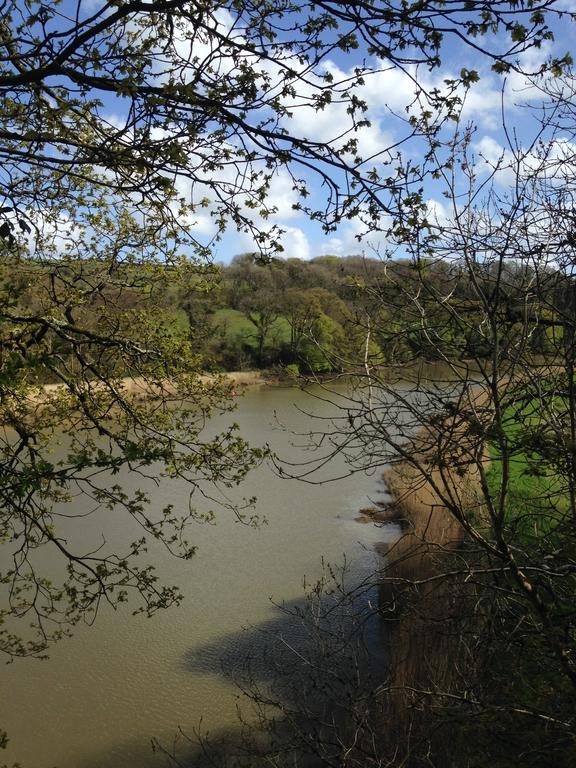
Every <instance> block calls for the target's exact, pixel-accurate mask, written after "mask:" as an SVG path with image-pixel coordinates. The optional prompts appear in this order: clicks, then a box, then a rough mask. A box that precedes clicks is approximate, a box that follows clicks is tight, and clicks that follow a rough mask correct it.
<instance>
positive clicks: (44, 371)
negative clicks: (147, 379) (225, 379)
mask: <svg viewBox="0 0 576 768" xmlns="http://www.w3.org/2000/svg"><path fill="white" fill-rule="evenodd" d="M495 270H498V272H499V273H498V274H495ZM502 272H503V273H504V274H502ZM1 276H2V280H1V281H0V294H1V295H0V298H1V299H2V302H3V306H4V313H3V316H2V320H1V322H0V332H1V333H2V336H3V341H2V348H3V363H4V365H5V366H6V365H8V368H9V369H10V370H11V371H12V374H14V375H16V377H17V378H18V376H19V373H18V372H21V374H22V376H25V377H26V379H27V380H28V381H29V380H30V377H31V370H32V369H33V370H34V378H36V380H39V381H58V380H61V379H62V375H63V374H62V370H60V368H59V369H58V371H56V370H55V367H58V366H60V367H61V366H62V365H64V364H65V368H66V371H65V375H66V376H68V377H71V378H73V377H74V375H75V374H74V366H73V365H72V363H70V365H68V363H67V362H66V361H71V360H75V359H77V357H78V355H79V354H80V355H81V356H83V358H82V359H84V358H86V360H88V361H90V360H92V357H93V354H94V350H93V349H92V348H91V346H90V336H89V335H88V336H85V334H84V332H83V331H82V332H80V330H79V329H84V330H86V331H88V332H92V331H93V332H96V333H101V332H102V331H105V332H106V333H107V334H112V335H114V337H116V336H117V337H118V338H119V339H120V338H121V339H123V340H128V341H130V340H132V342H133V343H135V344H137V345H142V346H143V348H144V347H145V348H147V349H153V348H156V347H162V348H163V349H169V350H171V353H170V354H172V355H174V356H175V358H181V357H182V355H183V354H186V355H191V356H192V357H193V358H194V360H195V361H196V362H195V363H194V367H200V368H203V369H205V370H213V371H226V370H251V369H282V370H286V369H288V370H290V371H292V372H293V373H303V374H311V373H312V374H322V373H328V372H333V371H351V370H356V369H358V368H360V367H362V368H363V367H365V366H366V365H369V366H378V365H392V366H393V365H402V364H408V363H410V362H413V361H416V360H429V361H435V360H442V359H444V360H445V359H449V360H455V359H460V360H470V359H485V358H486V357H487V356H489V355H491V354H492V353H493V350H494V343H493V335H492V334H493V332H494V329H493V328H491V327H488V325H487V321H486V317H489V318H490V325H495V326H496V327H497V333H498V335H499V339H498V350H499V352H498V354H499V355H501V356H502V355H506V354H507V351H508V350H510V351H512V350H516V348H517V346H518V344H520V343H521V344H522V345H524V347H525V348H526V352H527V354H530V355H538V356H547V357H550V356H553V355H554V354H555V350H556V351H557V350H558V349H559V348H560V346H561V345H562V339H563V335H564V334H565V329H566V322H567V321H570V322H571V320H570V319H571V318H573V317H574V314H575V313H574V311H573V309H574V306H576V303H575V302H574V300H573V297H572V296H571V292H573V288H572V281H571V280H566V276H562V275H560V273H558V272H556V271H554V270H553V269H547V270H544V271H541V272H540V273H539V274H537V275H535V274H533V268H531V267H529V266H526V265H524V264H523V263H521V262H507V263H505V264H504V265H503V266H502V265H495V264H493V263H491V262H489V261H485V262H484V263H479V264H477V265H475V266H474V269H470V265H469V264H465V263H463V262H461V261H459V260H458V259H443V260H441V261H431V260H429V261H424V260H423V261H421V262H414V261H412V262H410V261H402V260H380V259H368V258H365V257H362V256H349V257H345V258H341V257H336V256H321V257H318V258H315V259H312V260H311V261H302V260H299V259H287V260H280V259H277V260H273V261H271V262H266V263H263V262H262V261H259V260H258V259H257V258H255V257H254V255H253V254H243V255H240V256H237V257H235V258H234V259H233V260H232V262H231V263H230V264H229V265H207V266H203V267H202V268H199V267H197V266H194V265H189V266H188V267H187V269H184V270H182V269H173V268H171V267H170V266H168V265H162V264H154V265H142V264H119V265H117V266H116V267H115V268H114V270H110V269H109V268H108V266H106V265H103V264H101V263H100V262H99V261H97V260H82V261H79V260H62V261H58V262H50V263H49V264H46V263H38V262H35V261H33V260H31V261H27V260H19V261H13V262H12V263H6V264H4V265H3V266H2V275H1ZM532 283H534V285H537V290H535V291H534V292H533V295H532V294H529V296H530V295H532V298H528V300H527V298H526V297H527V294H526V286H527V285H530V284H532ZM495 286H497V289H496V288H495ZM560 286H562V287H560ZM486 302H488V303H492V304H493V307H492V308H491V309H490V311H488V312H487V307H486V306H485V305H486ZM573 305H574V306H573ZM20 310H23V314H22V317H21V318H20V319H19V320H18V324H19V325H18V327H19V328H20V329H21V332H20V333H19V334H16V335H15V334H14V333H13V326H14V317H13V315H14V313H16V314H18V312H19V311H20ZM48 315H50V318H51V319H50V323H49V324H46V322H45V320H46V317H47V316H48ZM527 324H528V326H529V327H528V332H527ZM26 329H27V333H28V334H29V335H30V338H31V339H32V340H33V344H30V343H28V342H26V339H25V338H24V337H23V335H22V334H23V333H24V330H26ZM572 330H573V328H572V327H571V329H570V331H571V332H572ZM39 334H40V336H39ZM4 337H5V338H4ZM26 338H27V337H26ZM123 343H124V342H123ZM32 352H33V355H34V359H33V360H32V361H31V360H30V355H31V354H32ZM98 356H99V357H98V365H99V366H104V368H105V370H106V371H107V372H108V375H139V371H138V369H137V368H136V369H135V370H132V369H130V370H127V369H126V362H125V359H124V357H123V356H122V354H120V353H119V352H118V349H116V347H114V345H105V346H104V348H103V349H101V350H99V351H98Z"/></svg>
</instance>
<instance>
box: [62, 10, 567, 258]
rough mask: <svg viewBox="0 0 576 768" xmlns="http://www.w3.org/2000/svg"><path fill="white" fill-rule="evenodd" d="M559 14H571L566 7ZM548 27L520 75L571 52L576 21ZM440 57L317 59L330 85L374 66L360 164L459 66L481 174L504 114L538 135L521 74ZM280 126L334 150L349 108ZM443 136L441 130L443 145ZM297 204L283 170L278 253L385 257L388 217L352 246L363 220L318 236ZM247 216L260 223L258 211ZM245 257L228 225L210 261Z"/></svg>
mask: <svg viewBox="0 0 576 768" xmlns="http://www.w3.org/2000/svg"><path fill="white" fill-rule="evenodd" d="M101 5H102V3H101V2H100V0H83V2H82V6H81V7H82V9H83V10H84V11H85V12H86V13H88V12H91V11H94V10H95V9H97V8H98V7H99V6H101ZM559 5H560V4H558V7H559ZM562 7H563V8H565V9H566V10H571V6H570V3H569V2H568V0H566V2H564V4H563V6H562ZM71 8H76V3H75V2H74V3H72V2H70V0H66V2H65V3H64V4H63V6H62V9H63V10H64V11H66V10H68V9H71ZM218 18H219V23H220V25H221V29H222V30H227V29H229V28H230V26H231V25H232V24H233V18H232V17H231V16H230V14H229V13H227V12H221V13H220V14H219V16H218ZM551 26H552V27H553V31H554V35H555V40H554V41H553V42H550V43H547V44H545V45H544V46H543V47H542V48H541V49H540V50H535V49H534V50H531V51H529V52H528V53H525V54H523V55H522V56H521V64H522V66H523V67H525V68H526V69H527V70H532V71H535V70H537V69H538V68H539V67H540V65H541V64H542V63H543V62H544V61H545V60H546V59H547V58H548V57H551V56H552V57H555V56H558V57H560V56H563V55H564V54H565V53H566V52H570V51H572V50H573V49H574V47H575V45H574V43H575V33H576V26H575V24H574V22H571V21H570V20H569V17H567V16H566V17H564V19H563V20H562V22H561V23H558V22H554V20H551ZM502 42H503V38H501V39H498V38H492V39H490V40H485V41H484V40H483V41H482V43H483V44H488V45H492V44H493V45H495V46H498V45H499V44H500V43H502ZM189 48H190V44H189V42H188V41H187V40H186V39H185V38H183V39H182V40H181V42H180V51H179V52H180V54H181V55H182V56H186V55H187V54H188V53H189ZM442 56H443V64H442V67H440V68H437V69H435V70H433V71H429V70H428V69H426V68H424V67H421V68H419V69H418V68H415V67H408V68H407V69H406V70H405V71H404V72H402V71H401V70H400V69H398V68H392V67H389V66H388V65H387V63H386V62H383V61H379V60H376V59H374V58H372V59H369V58H367V57H366V52H365V51H362V50H357V51H354V52H352V53H350V54H344V53H342V52H337V53H335V54H334V55H333V56H332V57H331V58H329V59H326V60H325V61H323V63H322V67H321V69H322V72H325V71H329V72H330V73H331V74H332V75H333V77H334V80H335V81H336V82H337V81H340V80H345V79H347V78H349V77H350V76H351V75H353V73H354V68H355V67H357V66H359V65H366V64H367V65H368V66H369V68H371V69H372V72H371V73H370V74H367V75H366V76H365V78H364V84H363V85H361V86H359V87H358V89H357V93H358V96H359V97H360V98H362V99H364V100H365V101H366V102H367V104H368V106H369V108H368V112H367V115H366V117H367V118H368V119H369V120H370V126H369V127H364V128H361V129H359V130H358V131H355V132H354V135H355V136H356V137H357V139H358V142H359V153H360V154H361V155H362V157H364V158H368V157H369V158H372V159H371V161H370V163H371V164H374V165H375V166H376V167H378V168H379V169H381V168H382V165H381V162H382V160H383V159H384V158H386V157H387V153H388V150H389V148H390V147H391V146H394V145H396V143H397V142H398V141H400V140H401V139H402V138H403V137H404V136H405V135H406V125H405V123H404V122H403V120H402V119H401V116H405V115H407V114H409V113H407V111H406V108H407V107H408V105H409V104H411V103H412V102H413V100H414V94H415V82H417V83H418V84H419V85H421V86H423V87H424V88H425V89H428V90H430V89H433V88H439V89H445V88H446V85H445V83H444V81H445V80H446V79H450V78H454V77H457V76H458V73H459V72H460V70H461V69H462V68H463V67H466V68H467V69H475V70H477V71H478V72H479V74H480V76H481V77H480V80H479V82H477V83H475V84H474V85H473V87H472V88H471V89H470V90H469V91H468V93H467V94H466V98H465V101H464V106H463V109H462V123H461V126H462V125H463V124H464V123H470V124H473V126H474V133H473V140H472V150H473V153H474V163H475V168H476V172H477V173H478V174H479V176H480V177H482V174H483V173H488V170H489V168H490V167H491V166H493V165H494V164H495V163H497V162H498V161H499V159H500V158H502V157H504V158H506V152H507V147H506V140H505V136H504V133H503V130H502V113H503V112H504V114H505V118H506V124H507V128H508V131H509V135H510V134H511V135H515V136H516V137H517V141H518V142H519V144H520V145H526V146H528V144H529V143H530V141H531V139H532V137H533V135H535V132H536V131H537V130H538V125H537V123H536V121H533V120H532V118H531V116H530V115H531V113H530V111H529V110H527V109H526V104H529V103H532V104H535V103H537V102H538V100H539V99H540V95H539V93H538V91H537V89H535V88H534V87H533V86H531V85H530V84H529V83H527V82H526V79H525V78H524V77H523V76H521V75H518V74H517V73H509V74H507V75H506V76H502V75H497V74H495V73H494V72H492V71H491V69H490V63H491V62H490V61H488V60H487V59H486V58H485V57H482V56H481V55H480V54H478V53H476V52H475V51H474V50H473V49H472V48H470V47H469V46H467V45H466V44H465V43H464V42H463V41H461V40H455V39H452V40H450V39H448V38H447V41H446V44H445V46H444V48H443V52H442ZM299 88H300V91H299V93H298V95H297V97H295V98H294V99H293V103H294V105H297V104H301V102H302V101H306V100H308V99H309V98H310V96H311V94H312V92H313V87H310V88H308V90H307V86H306V85H305V84H300V85H299ZM412 111H413V112H414V113H416V114H417V112H418V106H413V107H412ZM102 114H103V116H104V117H105V118H106V119H107V120H108V121H109V122H111V123H112V124H119V125H121V124H122V120H123V114H122V104H121V103H119V102H118V101H117V100H116V101H115V102H112V101H110V100H108V101H105V103H104V107H103V110H102ZM398 116H400V117H398ZM284 125H285V127H287V128H288V129H289V130H290V132H292V133H294V134H295V135H297V136H301V137H306V138H308V139H312V140H316V141H320V142H332V143H333V144H334V145H338V142H339V139H338V137H339V136H340V135H341V134H342V133H343V132H344V131H346V130H347V129H348V128H350V127H351V124H350V117H349V115H348V114H347V112H346V105H343V104H339V103H332V104H329V105H327V106H326V107H325V109H324V110H323V111H320V112H316V111H314V110H313V109H312V108H311V107H309V106H308V107H306V106H296V107H295V108H294V110H293V117H292V118H291V119H290V120H288V119H286V120H284ZM450 126H451V129H452V130H453V129H455V125H454V123H451V124H450ZM461 126H460V127H461ZM447 135H448V134H447V133H446V132H445V134H444V136H445V138H446V137H447ZM423 150H424V144H423V143H422V142H421V141H419V140H411V141H408V142H406V143H405V144H404V145H403V146H402V149H401V151H402V153H403V156H404V157H405V158H409V159H410V160H412V161H413V162H418V160H419V159H420V158H421V155H422V152H423ZM483 165H484V166H485V169H484V170H483ZM304 180H305V182H306V184H307V187H308V189H309V191H310V193H311V199H312V200H313V201H316V202H318V203H321V201H322V196H323V194H324V192H323V189H322V188H321V187H320V185H319V184H318V179H317V178H315V177H314V174H312V173H306V174H304ZM496 181H497V183H498V184H500V185H502V186H505V185H506V184H507V183H508V182H509V181H510V178H509V176H508V177H507V175H506V173H505V171H502V172H501V173H500V174H499V175H498V178H497V180H496ZM177 186H178V190H179V192H180V193H181V194H182V196H183V198H184V199H186V200H190V199H192V198H193V196H194V195H196V196H198V195H204V196H206V197H208V198H210V190H209V189H208V188H206V190H202V189H198V188H196V189H194V190H193V189H191V187H190V183H189V182H188V181H187V180H185V179H182V180H180V181H178V182H177ZM197 187H198V185H197ZM443 191H444V190H443V188H442V182H441V180H440V181H436V182H433V181H432V180H430V181H429V182H427V183H426V187H425V197H426V199H427V200H428V201H429V207H430V211H431V214H432V215H433V216H435V217H438V220H439V221H441V220H442V219H443V218H444V217H446V216H449V210H448V208H447V203H446V200H445V198H444V196H443ZM297 202H298V195H297V192H296V191H295V190H294V189H293V182H292V180H291V178H290V176H289V174H288V172H287V171H286V170H280V172H278V173H277V174H275V175H274V177H273V178H272V181H271V187H270V192H269V196H268V205H269V207H273V208H274V209H276V213H275V214H274V215H273V216H272V217H271V218H270V219H269V223H273V224H274V225H276V226H277V227H279V228H281V229H282V230H284V234H283V235H282V238H281V242H282V244H283V246H284V256H286V257H299V258H303V259H309V258H313V257H314V256H318V255H321V254H327V253H330V254H338V255H347V254H352V253H359V252H363V251H364V252H366V253H367V254H368V255H373V254H375V253H377V252H382V250H383V249H384V248H385V245H386V238H385V235H384V231H385V229H386V226H387V220H386V217H383V218H382V222H381V229H382V232H380V233H378V232H372V233H371V234H370V235H368V236H366V237H365V238H363V239H362V240H361V241H360V242H359V240H358V238H359V237H361V236H362V235H363V233H364V230H365V228H364V226H363V224H362V222H361V220H360V219H354V220H352V221H347V222H345V223H343V224H341V225H340V226H339V227H338V229H337V231H335V232H331V233H328V234H325V233H324V232H323V231H322V229H321V227H320V226H319V225H318V224H317V223H314V222H311V221H309V220H308V218H307V217H306V215H305V214H304V213H302V212H301V211H298V210H295V209H294V205H295V204H296V203H297ZM213 210H214V206H213V204H212V202H211V203H210V205H208V207H207V208H206V209H198V210H197V211H196V213H195V215H194V218H193V220H191V222H190V225H191V226H192V227H193V228H194V231H195V233H196V234H197V236H198V238H199V239H200V240H204V241H205V242H209V241H210V240H211V238H212V237H213V235H214V233H215V224H214V218H213V216H212V215H211V213H212V212H213ZM251 215H253V216H254V217H255V220H256V221H258V219H259V217H258V214H257V213H254V214H251ZM259 223H260V224H261V225H262V226H266V225H267V223H268V222H266V221H264V220H263V219H261V220H260V221H259ZM251 250H255V244H254V241H253V239H252V237H251V236H250V235H249V234H247V233H245V232H237V231H235V230H234V229H233V228H232V229H229V230H228V231H227V232H226V234H224V236H223V238H222V240H221V241H220V242H218V243H216V244H215V245H214V257H215V258H216V260H220V261H224V262H227V261H229V260H230V259H231V258H232V257H233V256H234V255H235V254H237V253H241V252H244V251H251Z"/></svg>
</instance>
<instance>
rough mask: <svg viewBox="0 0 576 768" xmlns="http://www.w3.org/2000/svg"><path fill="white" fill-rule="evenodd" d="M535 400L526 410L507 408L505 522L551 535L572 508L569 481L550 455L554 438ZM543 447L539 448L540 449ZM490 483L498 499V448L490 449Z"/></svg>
mask: <svg viewBox="0 0 576 768" xmlns="http://www.w3.org/2000/svg"><path fill="white" fill-rule="evenodd" d="M538 405H539V404H538V403H537V402H536V401H533V402H532V403H529V404H528V405H527V406H526V407H525V408H524V409H522V410H521V411H518V410H516V409H512V408H510V409H508V411H506V412H505V414H504V419H503V426H504V431H505V434H506V437H507V438H508V443H509V449H510V454H511V455H510V460H509V467H508V472H509V477H508V493H507V502H506V522H507V524H508V525H510V526H511V527H512V528H514V529H516V531H517V532H518V533H519V534H520V535H522V536H523V537H532V536H536V537H538V536H541V535H546V534H548V533H549V532H550V531H551V530H552V529H553V528H555V527H556V525H558V523H559V522H560V521H561V520H563V519H564V518H565V515H566V513H567V512H568V510H569V497H568V493H567V487H566V480H565V479H564V478H563V477H562V476H561V475H560V474H559V473H558V470H557V469H556V468H555V465H554V460H553V457H552V456H551V455H550V451H549V447H550V441H551V440H553V437H552V436H551V435H550V431H549V430H548V432H547V430H546V424H545V416H543V415H542V413H541V411H540V410H539V408H538ZM539 446H540V448H539ZM490 454H491V460H492V463H491V466H490V470H489V473H488V485H489V488H490V494H491V496H492V498H493V499H495V500H497V499H498V497H499V495H500V489H501V487H502V482H503V462H502V459H501V456H500V453H499V449H498V448H497V447H496V446H495V445H492V446H491V448H490Z"/></svg>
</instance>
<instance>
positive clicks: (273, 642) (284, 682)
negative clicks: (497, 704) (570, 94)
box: [79, 572, 386, 768]
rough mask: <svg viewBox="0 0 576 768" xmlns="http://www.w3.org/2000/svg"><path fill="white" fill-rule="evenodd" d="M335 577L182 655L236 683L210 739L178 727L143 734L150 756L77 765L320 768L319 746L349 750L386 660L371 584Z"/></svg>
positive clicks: (200, 671)
mask: <svg viewBox="0 0 576 768" xmlns="http://www.w3.org/2000/svg"><path fill="white" fill-rule="evenodd" d="M340 576H341V574H336V573H334V572H329V573H327V575H326V578H325V579H323V580H322V581H321V582H318V583H317V584H314V585H312V586H310V587H309V588H308V590H307V592H306V595H305V597H303V598H302V599H299V600H294V601H291V602H288V603H285V604H282V605H275V607H274V612H273V615H272V617H271V618H269V619H268V620H266V621H264V622H261V623H259V624H258V625H255V626H250V627H247V628H245V629H243V630H240V631H238V632H234V633H230V634H228V635H224V636H222V637H220V638H218V639H217V640H215V641H213V642H209V643H205V644H204V645H199V646H195V647H194V648H191V649H189V650H188V651H187V652H186V653H185V655H184V657H183V658H182V659H181V665H182V667H183V668H184V670H185V672H187V673H188V674H190V675H192V676H202V675H206V676H210V677H212V678H217V677H221V678H223V679H225V680H227V681H232V682H233V683H234V684H235V685H236V686H237V694H238V720H237V724H236V725H235V726H232V727H228V728H226V729H220V730H218V731H216V732H212V733H210V734H207V733H206V732H203V730H202V723H198V722H188V723H187V722H185V721H184V722H181V723H175V724H174V732H173V733H172V734H166V733H164V734H151V735H150V736H151V745H150V748H149V750H146V748H145V747H144V746H143V745H136V744H129V743H127V744H124V745H118V747H117V749H115V750H114V752H113V754H112V755H110V757H108V756H107V755H102V754H99V755H97V756H93V757H89V758H87V759H85V760H84V761H83V762H82V763H81V765H79V768H101V767H102V766H103V765H121V764H122V755H123V754H126V755H130V757H131V760H132V761H133V760H134V755H138V765H139V768H161V767H162V768H163V767H164V766H171V767H172V768H174V766H182V767H183V768H192V767H193V766H194V767H195V768H196V767H198V768H204V766H206V767H207V766H233V765H243V766H248V765H250V766H258V765H264V764H266V765H279V766H280V765H289V764H292V765H294V764H298V765H299V766H303V767H307V766H313V765H318V764H320V762H321V758H322V757H323V756H322V755H318V754H315V752H316V751H317V749H318V747H317V745H324V746H322V747H321V749H322V750H324V749H325V748H326V745H330V746H329V749H330V750H332V751H334V750H336V751H337V752H344V751H345V750H347V749H349V748H350V745H351V744H353V743H354V740H355V739H356V738H357V735H355V728H356V726H354V725H353V721H354V722H356V721H357V720H358V719H359V718H361V719H362V720H363V722H364V727H365V726H366V724H367V723H368V720H369V719H370V718H372V717H374V713H371V712H369V709H370V707H371V706H372V703H371V699H373V698H374V697H373V696H372V695H371V694H372V692H373V691H374V690H375V689H376V688H377V687H378V686H379V685H381V684H382V682H383V679H382V670H383V669H384V668H385V666H386V664H385V659H384V657H383V648H384V643H383V638H382V623H381V622H380V620H379V619H378V617H377V615H376V610H375V607H376V605H377V600H378V593H377V587H376V586H375V584H374V580H373V579H371V580H370V581H367V582H365V583H363V584H360V585H357V587H356V588H355V589H354V590H351V591H349V590H348V589H347V588H343V587H342V586H341V584H340V582H339V578H340ZM355 719H356V720H355ZM177 728H179V729H180V730H179V731H177ZM152 742H154V743H153V746H154V749H153V746H152ZM131 764H132V763H131Z"/></svg>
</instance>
